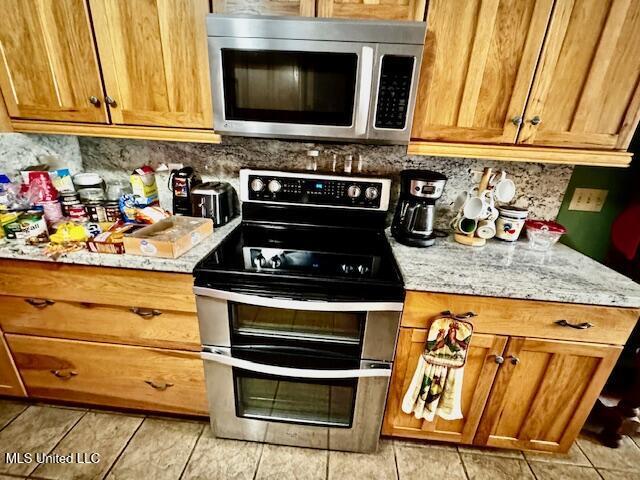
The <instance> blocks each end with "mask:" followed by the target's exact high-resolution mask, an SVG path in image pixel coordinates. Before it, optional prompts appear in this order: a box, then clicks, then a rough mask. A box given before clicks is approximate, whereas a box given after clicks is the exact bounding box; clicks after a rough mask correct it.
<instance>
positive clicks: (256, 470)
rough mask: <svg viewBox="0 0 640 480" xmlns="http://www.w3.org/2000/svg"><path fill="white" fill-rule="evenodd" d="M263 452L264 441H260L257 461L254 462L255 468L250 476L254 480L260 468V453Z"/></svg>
mask: <svg viewBox="0 0 640 480" xmlns="http://www.w3.org/2000/svg"><path fill="white" fill-rule="evenodd" d="M263 452H264V443H260V455H258V461H257V462H256V468H255V470H254V471H253V476H252V477H251V478H252V479H253V480H256V477H257V476H258V469H259V468H260V462H262V454H263Z"/></svg>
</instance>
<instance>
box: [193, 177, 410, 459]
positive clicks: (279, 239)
mask: <svg viewBox="0 0 640 480" xmlns="http://www.w3.org/2000/svg"><path fill="white" fill-rule="evenodd" d="M354 186H355V187H358V189H360V190H361V194H360V195H354V192H353V190H354V188H352V187H354ZM368 188H375V189H376V191H377V192H379V194H378V195H370V196H365V195H363V194H362V192H365V191H366V189H368ZM389 189H390V185H389V182H388V180H386V179H376V178H371V177H353V176H348V177H339V176H332V175H320V174H307V173H297V174H296V173H287V172H274V171H265V170H244V171H243V172H242V174H241V189H240V190H241V196H242V198H243V200H244V201H243V205H242V208H243V223H242V224H241V226H240V227H238V229H237V230H235V231H234V232H233V233H232V234H231V235H230V236H229V237H228V238H227V239H225V241H224V242H223V243H222V244H221V245H220V246H219V247H218V248H217V249H216V250H214V251H213V252H212V253H211V254H210V255H209V256H208V257H206V258H205V259H204V260H203V261H201V262H200V264H199V265H198V266H197V267H196V269H195V272H194V274H195V277H196V279H195V286H194V293H195V294H196V305H197V310H198V321H199V324H200V338H201V341H202V354H201V355H202V359H203V361H204V366H205V375H206V382H207V394H208V397H209V405H210V409H211V424H212V428H213V430H214V432H215V434H216V435H217V436H219V437H224V438H234V439H240V440H254V441H261V442H270V443H278V444H286V445H296V446H306V447H315V448H329V449H334V450H347V451H358V452H370V451H375V450H376V448H377V445H378V440H379V436H380V428H381V424H382V418H383V413H384V412H383V410H384V404H385V399H386V394H387V390H388V388H389V379H390V375H391V368H392V362H393V357H394V352H395V344H396V338H397V333H398V329H399V323H400V315H401V311H402V306H403V298H404V290H403V288H402V281H401V278H400V275H399V270H398V268H397V264H396V263H395V260H394V259H393V256H392V255H391V250H390V248H389V245H388V242H387V240H386V236H385V235H384V231H383V226H384V217H385V214H386V212H385V210H386V206H385V208H384V209H381V204H382V203H384V202H386V201H388V200H383V198H384V197H388V195H389ZM374 197H375V198H374ZM323 207H324V208H323Z"/></svg>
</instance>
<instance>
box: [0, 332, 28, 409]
mask: <svg viewBox="0 0 640 480" xmlns="http://www.w3.org/2000/svg"><path fill="white" fill-rule="evenodd" d="M0 395H12V396H16V397H26V396H27V394H26V392H25V390H24V385H23V384H22V380H21V379H20V375H18V370H16V365H15V363H14V362H13V358H11V354H10V353H9V348H8V347H7V342H6V341H5V339H4V335H2V331H0Z"/></svg>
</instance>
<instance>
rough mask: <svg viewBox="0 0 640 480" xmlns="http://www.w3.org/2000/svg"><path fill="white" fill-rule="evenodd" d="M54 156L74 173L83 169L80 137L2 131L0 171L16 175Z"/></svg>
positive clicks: (0, 139) (11, 175)
mask: <svg viewBox="0 0 640 480" xmlns="http://www.w3.org/2000/svg"><path fill="white" fill-rule="evenodd" d="M44 157H53V158H55V159H56V163H58V164H59V165H60V166H66V167H67V168H69V170H71V173H78V172H81V171H82V158H81V157H80V147H79V146H78V138H77V137H74V136H70V135H26V134H23V133H0V173H4V174H6V175H8V176H9V177H10V178H12V179H13V178H14V177H15V176H16V175H17V174H18V172H20V170H23V169H24V168H26V167H28V166H30V165H37V164H38V163H39V162H41V161H42V160H43V159H44Z"/></svg>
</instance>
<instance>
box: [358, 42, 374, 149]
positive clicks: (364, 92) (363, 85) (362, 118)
mask: <svg viewBox="0 0 640 480" xmlns="http://www.w3.org/2000/svg"><path fill="white" fill-rule="evenodd" d="M358 83H359V85H360V91H359V92H358V110H357V111H356V122H355V133H356V135H358V136H364V135H366V133H367V125H368V123H369V106H370V103H371V84H372V83H373V48H371V47H362V52H361V54H360V79H359V82H358Z"/></svg>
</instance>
